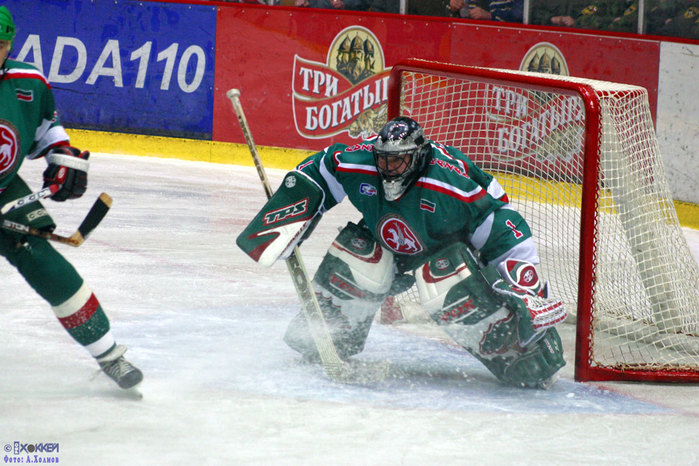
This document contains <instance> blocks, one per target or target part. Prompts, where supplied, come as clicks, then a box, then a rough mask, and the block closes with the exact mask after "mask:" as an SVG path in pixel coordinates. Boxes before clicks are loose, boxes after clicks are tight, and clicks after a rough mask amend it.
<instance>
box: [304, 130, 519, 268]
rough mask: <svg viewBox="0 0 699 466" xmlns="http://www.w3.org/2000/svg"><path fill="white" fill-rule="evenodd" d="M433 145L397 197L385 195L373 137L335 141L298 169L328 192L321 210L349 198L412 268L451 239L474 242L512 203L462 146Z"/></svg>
mask: <svg viewBox="0 0 699 466" xmlns="http://www.w3.org/2000/svg"><path fill="white" fill-rule="evenodd" d="M430 145H431V148H432V155H431V160H430V162H429V164H428V166H427V168H426V170H425V171H424V173H423V174H422V176H421V177H420V178H419V179H418V180H417V182H416V183H415V185H413V186H412V187H410V188H409V189H408V190H407V191H406V192H405V193H404V194H403V196H402V197H401V198H399V199H397V200H395V201H387V200H386V199H385V198H384V195H383V191H382V184H381V178H380V177H379V174H378V172H377V170H376V166H375V164H374V157H373V153H372V149H373V140H367V141H364V142H362V143H360V144H356V145H354V146H347V145H344V144H334V145H332V146H329V147H327V148H326V149H325V150H324V151H322V152H318V153H316V154H314V155H312V156H310V157H309V158H307V159H306V160H304V161H303V162H302V163H301V164H299V165H298V166H297V168H296V170H298V171H301V172H302V173H304V174H306V175H307V176H309V177H310V178H311V179H312V180H313V181H315V183H316V184H317V185H318V186H320V188H321V189H322V190H323V191H324V193H325V200H324V204H323V206H322V207H323V210H328V209H331V208H332V207H334V206H335V205H337V204H338V203H339V202H341V201H342V200H343V199H344V198H345V197H348V198H349V200H350V202H351V203H352V204H353V205H354V206H355V207H356V208H357V210H359V212H360V213H361V214H362V217H363V222H364V224H365V225H366V227H367V228H369V230H370V231H371V232H372V233H373V235H374V237H375V238H376V239H377V240H379V241H380V242H381V243H382V244H383V245H384V246H385V247H386V248H388V249H389V250H391V251H393V252H394V253H395V254H396V259H397V260H398V263H399V264H400V267H401V268H402V269H404V270H408V269H412V268H414V267H415V266H417V265H419V264H421V263H422V262H424V260H425V258H426V257H427V256H428V255H430V254H431V253H434V252H435V251H437V250H438V249H441V248H443V247H445V246H446V245H448V244H449V243H451V242H454V241H464V242H466V241H470V236H471V235H472V234H473V232H474V231H475V229H476V228H477V227H478V226H480V225H481V224H482V223H483V222H484V221H485V220H486V218H487V217H488V216H489V215H490V214H491V213H492V212H494V211H495V210H497V209H499V208H501V207H503V206H504V205H506V204H507V203H508V200H507V196H506V194H505V192H504V190H503V189H502V187H501V186H500V185H499V183H498V182H497V181H496V180H495V179H493V177H492V176H491V175H489V174H488V173H485V172H484V171H482V170H481V169H480V168H478V167H477V166H476V165H475V164H474V163H473V162H472V161H471V160H470V159H468V158H467V157H466V156H465V155H464V154H462V153H461V152H460V151H459V150H458V149H456V148H454V147H449V146H444V145H442V144H438V143H435V142H430Z"/></svg>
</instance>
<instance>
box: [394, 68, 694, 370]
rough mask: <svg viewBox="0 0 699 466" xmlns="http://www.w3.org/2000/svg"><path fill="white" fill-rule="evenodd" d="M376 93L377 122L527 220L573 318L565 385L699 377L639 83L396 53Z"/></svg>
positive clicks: (683, 276) (689, 264)
mask: <svg viewBox="0 0 699 466" xmlns="http://www.w3.org/2000/svg"><path fill="white" fill-rule="evenodd" d="M388 92H389V95H388V117H389V118H394V117H396V116H398V115H405V116H410V117H412V118H414V119H415V120H416V121H418V122H419V123H420V124H421V125H422V127H423V129H424V130H425V133H426V135H427V136H428V137H429V138H430V139H432V140H433V141H436V142H438V143H443V144H446V145H451V146H455V147H457V148H459V149H460V150H461V151H462V152H464V153H465V154H466V155H467V156H468V157H469V158H471V159H472V160H473V161H474V162H476V163H477V164H478V165H479V166H481V167H482V168H483V169H485V170H486V171H488V172H490V173H492V174H493V175H494V176H495V177H496V178H497V179H498V181H499V182H500V184H502V185H503V187H504V189H505V191H506V192H507V193H508V196H509V199H510V202H511V203H512V204H513V206H514V207H515V208H516V209H517V210H518V211H520V212H521V213H522V215H523V216H524V218H525V219H527V221H528V222H529V224H530V226H531V228H532V232H533V235H534V239H535V241H536V243H537V247H538V249H539V255H540V258H541V266H540V267H541V270H542V274H543V275H544V277H545V278H547V279H549V281H550V282H551V286H552V295H554V296H556V297H560V298H561V299H562V300H563V301H564V303H565V304H566V307H567V309H568V312H569V314H570V320H571V321H575V322H576V325H577V329H576V354H575V378H576V380H579V381H593V380H597V381H601V380H642V381H656V382H676V381H683V382H699V292H698V291H697V290H699V271H698V267H697V263H696V261H695V260H694V258H693V257H692V254H691V252H690V250H689V246H688V245H687V242H686V240H685V238H684V236H683V234H682V231H681V227H680V225H679V222H678V220H677V214H676V213H675V210H674V206H673V203H672V198H671V196H670V191H669V185H668V182H667V179H666V177H665V173H664V169H663V165H662V161H661V158H660V153H659V150H658V144H657V140H656V137H655V132H654V128H653V122H652V119H651V114H650V108H649V104H648V94H647V91H646V90H645V89H644V88H642V87H638V86H631V85H626V84H617V83H610V82H603V81H594V80H588V79H580V78H571V77H564V76H557V75H550V74H542V73H530V72H522V71H510V70H498V69H490V68H479V67H470V66H461V65H453V64H446V63H437V62H429V61H423V60H417V59H410V60H406V61H402V62H400V63H398V64H396V65H395V66H394V67H393V69H392V71H391V76H390V79H389V90H388ZM412 293H414V290H412V291H411V292H408V293H406V294H404V295H403V296H400V297H398V298H397V300H398V302H399V303H400V302H401V300H403V302H408V301H417V298H416V297H415V296H414V295H412Z"/></svg>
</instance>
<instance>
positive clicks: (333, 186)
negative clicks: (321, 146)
mask: <svg viewBox="0 0 699 466" xmlns="http://www.w3.org/2000/svg"><path fill="white" fill-rule="evenodd" d="M327 156H328V154H327V153H326V154H324V155H323V157H322V159H321V160H320V175H321V176H322V177H323V179H324V180H325V183H327V185H328V188H330V194H332V195H333V198H334V199H335V202H337V203H338V204H339V203H340V202H342V200H343V199H344V198H345V197H346V196H347V193H346V192H345V189H344V188H343V187H342V185H341V184H340V183H339V182H338V181H337V179H336V178H335V177H334V176H333V175H332V174H331V173H330V172H329V171H328V169H327V167H326V166H325V157H327Z"/></svg>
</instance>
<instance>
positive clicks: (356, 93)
mask: <svg viewBox="0 0 699 466" xmlns="http://www.w3.org/2000/svg"><path fill="white" fill-rule="evenodd" d="M450 29H451V23H450V22H449V21H447V20H441V21H440V20H438V19H437V20H436V21H432V20H430V21H425V20H424V19H423V20H419V19H418V18H410V19H404V18H402V17H398V16H395V15H390V16H385V15H379V14H371V13H353V12H349V11H347V12H341V13H338V12H336V11H332V10H303V9H298V10H293V9H285V10H278V9H263V8H221V9H220V11H219V17H218V27H217V40H216V42H217V44H218V49H217V50H218V55H217V58H216V80H215V82H216V86H215V87H216V91H215V92H216V95H215V96H214V134H213V138H214V140H217V141H225V142H242V133H241V132H240V129H239V128H238V127H237V122H236V120H235V118H234V116H233V114H232V113H231V104H230V102H229V101H228V100H227V99H226V97H225V93H226V91H227V90H228V89H230V88H237V89H239V90H240V91H241V101H242V102H243V105H244V107H245V112H246V116H247V119H248V121H249V122H250V126H251V129H252V131H253V134H254V137H255V142H256V143H258V144H260V145H268V146H277V147H294V148H301V149H322V148H323V147H325V146H327V145H329V144H331V143H333V142H338V141H340V142H347V143H349V142H353V141H358V140H361V139H364V138H365V137H368V136H370V135H372V134H375V133H376V132H377V131H378V130H379V129H380V128H381V126H382V125H383V122H385V118H386V99H387V94H386V84H387V80H388V74H389V73H390V69H391V66H392V64H393V63H396V62H397V61H398V60H401V59H404V58H410V57H421V58H425V59H431V60H441V61H444V60H448V58H449V36H450ZM387 44H393V45H392V46H387Z"/></svg>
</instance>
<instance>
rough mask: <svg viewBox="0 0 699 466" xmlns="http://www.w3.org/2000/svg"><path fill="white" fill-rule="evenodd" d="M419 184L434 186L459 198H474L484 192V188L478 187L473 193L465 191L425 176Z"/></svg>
mask: <svg viewBox="0 0 699 466" xmlns="http://www.w3.org/2000/svg"><path fill="white" fill-rule="evenodd" d="M418 183H422V184H425V185H428V186H434V187H437V188H440V189H442V190H444V191H449V192H452V193H454V194H456V195H457V196H459V197H472V196H475V195H476V194H478V193H479V192H480V191H482V190H483V188H481V187H480V186H476V187H475V188H474V189H472V190H471V191H464V190H463V189H459V188H457V187H456V186H454V185H451V184H449V183H445V182H444V181H440V180H435V179H434V178H429V177H426V176H423V177H422V178H420V179H419V180H418Z"/></svg>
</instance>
